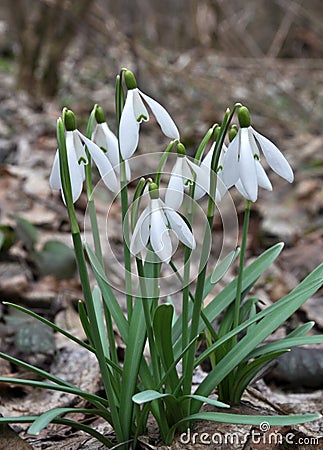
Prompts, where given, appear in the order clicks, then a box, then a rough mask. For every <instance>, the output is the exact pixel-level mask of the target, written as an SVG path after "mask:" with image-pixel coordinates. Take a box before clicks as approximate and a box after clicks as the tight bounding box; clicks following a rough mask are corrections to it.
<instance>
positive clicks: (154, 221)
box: [150, 201, 172, 263]
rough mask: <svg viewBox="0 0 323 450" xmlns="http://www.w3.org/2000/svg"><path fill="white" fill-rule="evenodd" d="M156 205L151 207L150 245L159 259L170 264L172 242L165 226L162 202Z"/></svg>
mask: <svg viewBox="0 0 323 450" xmlns="http://www.w3.org/2000/svg"><path fill="white" fill-rule="evenodd" d="M155 205H156V203H155V204H153V201H152V205H151V217H150V224H151V228H150V243H151V246H152V248H153V250H154V252H155V253H156V255H157V256H158V258H159V259H160V260H161V261H163V262H166V263H169V261H170V259H171V257H172V241H171V238H170V236H169V231H168V228H167V226H166V224H165V217H164V215H163V211H162V208H161V206H160V202H158V206H157V207H155Z"/></svg>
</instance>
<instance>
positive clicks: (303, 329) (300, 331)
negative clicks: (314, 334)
mask: <svg viewBox="0 0 323 450" xmlns="http://www.w3.org/2000/svg"><path fill="white" fill-rule="evenodd" d="M314 325H315V322H314V320H311V321H310V322H306V323H304V324H303V325H300V326H299V327H297V328H295V330H293V331H292V332H291V333H289V335H288V336H287V337H288V338H291V337H300V336H305V334H307V333H308V332H309V331H311V329H312V328H313V327H314Z"/></svg>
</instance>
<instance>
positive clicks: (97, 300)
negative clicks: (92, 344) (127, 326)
mask: <svg viewBox="0 0 323 450" xmlns="http://www.w3.org/2000/svg"><path fill="white" fill-rule="evenodd" d="M92 296H93V306H94V310H95V316H96V322H97V325H98V329H99V334H100V339H101V343H102V348H103V352H104V356H105V357H106V358H109V356H110V355H109V346H108V338H107V334H106V329H105V324H104V320H103V308H102V302H101V295H100V291H99V288H98V287H97V286H95V287H94V289H93V292H92Z"/></svg>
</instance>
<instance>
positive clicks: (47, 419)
mask: <svg viewBox="0 0 323 450" xmlns="http://www.w3.org/2000/svg"><path fill="white" fill-rule="evenodd" d="M68 413H83V414H92V415H96V416H101V417H103V418H104V419H106V420H107V421H108V422H110V421H111V418H110V415H109V413H108V412H107V411H102V410H101V411H100V410H99V409H87V408H54V409H50V410H49V411H46V412H44V413H43V414H41V415H40V416H38V417H37V419H36V420H35V421H34V423H33V424H32V425H31V426H30V427H29V429H28V434H33V435H37V434H39V433H40V432H41V430H42V429H43V428H45V427H46V426H47V425H48V424H49V423H51V422H52V421H53V420H54V419H56V418H57V417H58V416H62V415H64V414H68Z"/></svg>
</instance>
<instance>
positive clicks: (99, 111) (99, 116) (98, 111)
mask: <svg viewBox="0 0 323 450" xmlns="http://www.w3.org/2000/svg"><path fill="white" fill-rule="evenodd" d="M95 119H96V121H97V122H98V123H104V122H105V117H104V111H103V108H102V107H101V106H99V105H97V107H96V108H95Z"/></svg>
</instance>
